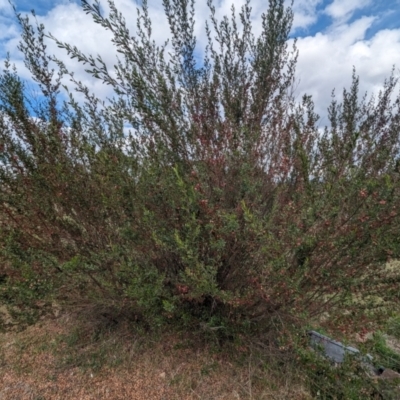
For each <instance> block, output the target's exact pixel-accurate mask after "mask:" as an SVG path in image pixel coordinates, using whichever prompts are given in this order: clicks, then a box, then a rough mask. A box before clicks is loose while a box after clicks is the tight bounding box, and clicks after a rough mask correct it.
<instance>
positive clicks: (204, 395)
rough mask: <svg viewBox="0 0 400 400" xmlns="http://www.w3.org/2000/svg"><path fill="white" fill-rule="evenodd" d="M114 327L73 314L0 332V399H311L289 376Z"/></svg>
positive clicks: (171, 339)
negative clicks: (85, 322) (77, 319)
mask: <svg viewBox="0 0 400 400" xmlns="http://www.w3.org/2000/svg"><path fill="white" fill-rule="evenodd" d="M140 336H141V335H138V334H137V333H136V334H132V333H130V332H129V330H128V329H124V328H121V327H120V328H118V330H115V331H114V332H108V333H107V332H106V331H105V330H104V329H103V330H102V331H100V333H99V330H98V329H97V330H96V329H95V328H93V326H90V327H89V326H86V327H85V326H80V327H79V328H76V324H74V321H73V316H72V315H68V314H65V315H62V316H61V317H59V318H52V319H47V320H43V321H41V322H40V323H39V324H36V325H35V326H31V327H29V328H27V329H26V330H24V331H22V332H15V331H11V332H6V333H2V334H0V400H18V399H20V400H100V399H111V400H119V399H121V400H122V399H124V400H126V399H132V400H142V399H145V400H172V399H179V400H182V399H188V400H189V399H229V400H231V399H296V400H301V399H309V398H310V397H309V396H308V395H307V393H306V392H305V391H304V390H303V389H302V387H301V386H299V385H297V384H296V383H295V382H291V379H290V376H288V377H287V379H286V378H285V380H284V381H281V380H279V381H278V380H276V381H274V377H272V376H269V377H267V378H268V379H267V380H269V381H270V383H271V385H269V384H268V383H267V384H266V382H265V378H266V377H265V376H264V377H262V376H259V374H258V373H257V372H255V371H256V368H254V366H253V365H252V362H251V361H249V360H245V361H244V362H243V364H242V365H236V364H235V365H234V364H232V362H230V360H229V357H226V356H224V355H222V354H217V353H215V352H212V351H210V349H207V347H202V348H198V349H196V348H195V347H193V346H191V345H186V344H185V341H184V340H182V338H177V337H176V336H174V335H171V336H166V337H163V338H161V339H160V340H154V341H153V342H152V340H150V339H149V338H147V339H146V340H143V339H142V338H141V337H140Z"/></svg>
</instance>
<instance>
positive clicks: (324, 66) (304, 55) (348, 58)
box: [297, 17, 400, 122]
mask: <svg viewBox="0 0 400 400" xmlns="http://www.w3.org/2000/svg"><path fill="white" fill-rule="evenodd" d="M371 23H372V19H371V18H367V17H363V18H361V19H359V20H357V21H355V22H354V23H352V24H350V25H346V26H343V27H342V28H340V29H334V30H331V31H328V32H327V33H325V34H323V33H318V34H316V35H315V36H309V37H305V38H300V39H299V40H298V48H299V60H298V65H297V77H298V79H299V81H300V83H299V86H298V89H297V93H298V94H299V96H300V95H301V94H302V93H305V92H307V93H308V94H312V95H313V98H314V101H315V103H316V111H317V112H318V113H319V114H321V116H324V115H325V114H326V108H327V106H328V105H329V103H330V94H331V91H332V89H333V88H335V89H336V93H337V95H339V96H340V95H341V93H342V90H343V88H344V87H346V88H348V87H349V85H350V83H351V74H352V68H353V66H354V67H355V68H356V73H357V74H358V75H359V76H360V91H361V94H363V93H364V92H365V91H368V93H369V94H372V93H375V94H377V92H378V91H379V90H380V89H382V87H383V82H384V79H385V78H387V77H388V76H389V75H390V73H391V70H392V67H393V65H396V66H397V67H399V66H400V29H393V30H381V31H379V32H378V33H376V34H375V35H374V36H373V37H372V38H371V39H369V40H366V39H365V32H366V30H367V29H368V27H369V26H370V24H371ZM339 98H340V97H339ZM323 122H326V120H323Z"/></svg>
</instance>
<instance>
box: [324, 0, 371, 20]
mask: <svg viewBox="0 0 400 400" xmlns="http://www.w3.org/2000/svg"><path fill="white" fill-rule="evenodd" d="M371 3H372V0H334V1H333V2H332V3H331V4H329V5H328V6H327V7H326V8H325V13H326V14H328V15H329V16H331V17H332V18H334V19H336V20H342V21H347V20H348V19H349V18H351V16H352V15H353V13H354V12H355V11H356V10H360V9H363V8H365V7H368V6H369V5H370V4H371Z"/></svg>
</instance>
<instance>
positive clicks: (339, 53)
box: [0, 0, 400, 115]
mask: <svg viewBox="0 0 400 400" xmlns="http://www.w3.org/2000/svg"><path fill="white" fill-rule="evenodd" d="M232 1H233V0H222V1H219V2H217V1H215V5H216V11H217V12H216V14H217V18H218V19H219V20H221V18H222V16H223V15H225V14H227V15H228V16H230V13H231V11H230V6H231V3H232ZM115 3H116V6H117V8H118V9H119V10H120V11H121V12H122V14H123V15H124V16H125V18H126V20H127V26H128V27H129V29H130V31H131V32H130V33H131V35H132V36H135V35H136V17H137V13H136V2H135V1H133V0H116V1H115ZM243 3H244V0H237V1H235V8H236V12H237V13H238V12H239V10H240V7H241V5H242V4H243ZM370 3H371V1H370V0H334V1H332V2H331V3H330V4H329V6H328V7H326V8H325V10H324V12H325V13H327V14H329V15H330V16H332V17H333V18H334V19H335V21H334V23H333V24H332V25H331V26H330V27H328V28H327V29H325V30H324V31H323V32H320V33H318V34H316V35H314V36H307V37H302V38H299V40H298V48H299V51H300V55H299V61H298V68H297V77H298V79H299V81H300V83H299V86H298V89H297V93H298V95H299V96H300V95H301V94H302V93H304V92H307V93H309V94H312V95H313V97H314V100H315V102H316V110H317V112H319V113H320V114H322V115H324V114H326V107H327V106H328V105H329V102H330V93H331V91H332V89H333V88H334V87H335V88H336V89H337V93H338V94H340V93H341V91H342V89H343V87H348V86H349V84H350V81H351V72H352V68H353V65H354V66H355V67H356V69H357V73H358V74H359V75H360V88H361V90H362V91H364V90H368V92H370V93H371V92H375V93H376V91H377V89H379V88H381V87H382V83H383V80H384V78H385V77H387V76H388V75H389V74H390V71H391V68H392V65H393V64H396V65H397V66H398V67H400V29H392V30H381V31H378V32H377V33H376V34H375V35H374V36H373V37H371V38H369V39H368V40H366V39H365V38H366V32H367V30H368V29H369V28H370V27H371V26H372V25H373V24H374V22H375V21H376V18H377V17H374V16H371V17H362V18H359V19H357V20H356V21H353V22H352V23H350V24H349V23H346V21H348V18H349V17H350V16H351V15H353V13H354V11H355V10H357V9H360V8H363V7H366V6H367V5H368V4H370ZM7 4H8V2H7V0H0V15H2V17H0V41H1V42H0V43H1V46H2V54H1V56H4V54H5V52H6V51H10V54H11V58H12V60H13V61H14V62H16V64H17V67H18V69H19V72H20V74H21V75H22V77H24V78H28V74H27V71H26V70H25V69H24V67H23V62H22V59H21V56H20V54H19V53H18V51H17V50H16V46H17V44H18V41H19V36H18V35H19V34H18V26H17V24H16V23H15V17H13V15H11V16H10V15H9V14H8V13H9V11H5V10H9V8H7ZM101 4H104V6H105V5H106V2H105V1H102V3H101ZM321 4H322V0H297V1H295V3H294V9H293V10H294V14H295V15H294V26H293V28H294V29H295V28H307V27H309V26H311V25H312V24H313V23H315V22H316V21H317V20H318V17H319V14H318V12H317V7H318V6H321ZM2 7H5V8H4V9H3V8H2ZM251 7H252V9H253V11H252V18H253V23H254V33H255V35H256V37H257V35H258V34H259V33H260V29H261V18H260V16H261V13H263V12H266V11H267V2H266V1H265V0H256V1H253V2H252V4H251ZM149 12H150V16H151V19H152V22H153V36H154V39H155V41H156V43H158V44H162V43H164V41H165V39H166V38H167V37H169V26H168V23H167V19H166V17H165V15H164V11H163V8H162V3H161V0H153V1H151V0H149ZM209 14H210V11H209V9H208V7H207V5H206V1H205V0H202V1H198V2H197V3H196V25H195V35H196V37H197V39H198V42H199V55H200V58H202V57H201V52H202V51H203V50H204V47H205V44H206V35H205V31H204V25H205V20H206V19H208V18H209ZM38 19H39V21H40V22H43V23H44V25H45V26H46V29H47V30H48V31H50V32H51V33H52V34H53V35H54V36H55V37H57V38H58V39H60V40H61V41H65V42H68V43H71V44H73V45H76V46H77V47H78V48H79V49H81V50H82V51H83V52H84V53H85V54H92V55H94V56H96V55H97V54H100V55H101V56H102V58H103V59H104V61H105V62H106V63H107V65H109V66H110V67H111V68H112V66H113V65H114V64H115V60H116V58H115V57H116V51H115V47H114V46H113V44H112V43H111V36H112V35H111V34H110V32H108V31H105V30H104V29H103V28H102V27H100V26H98V25H96V24H95V23H94V22H93V21H92V18H91V17H90V16H89V15H86V14H85V13H84V12H83V11H82V9H81V7H79V6H78V5H76V4H75V3H71V2H67V1H64V2H63V3H61V4H58V5H56V6H55V7H54V8H53V9H51V10H50V11H49V12H48V13H47V14H46V15H42V16H39V17H38ZM2 26H3V27H4V28H3V29H2ZM289 48H290V44H289ZM48 50H49V53H50V54H55V55H56V56H58V57H59V58H61V59H62V60H64V62H65V64H66V65H67V67H68V68H69V69H71V70H72V71H74V72H75V77H76V78H77V79H78V80H81V81H82V82H83V83H85V84H86V85H87V86H89V88H90V89H92V90H94V91H95V92H96V93H97V94H98V95H99V96H101V97H103V98H105V97H106V96H110V95H111V91H110V87H108V86H105V85H103V84H102V83H101V82H100V81H99V80H96V79H93V78H91V77H90V76H88V75H87V74H86V73H85V72H84V69H85V68H86V67H87V66H86V67H85V66H83V65H81V64H79V63H78V62H77V61H76V60H70V59H69V57H68V56H67V55H66V52H65V51H64V50H63V49H59V48H57V46H56V45H55V43H54V42H51V41H49V42H48ZM0 68H1V67H0Z"/></svg>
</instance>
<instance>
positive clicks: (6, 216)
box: [0, 0, 400, 329]
mask: <svg viewBox="0 0 400 400" xmlns="http://www.w3.org/2000/svg"><path fill="white" fill-rule="evenodd" d="M283 3H284V2H283V0H270V1H269V8H268V10H267V11H266V13H264V14H262V15H261V20H262V31H261V34H260V35H259V37H257V38H255V37H254V35H253V34H252V32H251V19H250V14H251V8H250V1H246V3H245V5H244V6H243V7H242V8H241V10H240V12H239V13H238V16H239V19H240V22H238V21H237V18H238V16H237V13H236V12H235V10H234V8H232V16H231V18H230V19H229V18H228V17H225V18H223V19H222V20H221V21H217V19H216V16H215V8H214V6H213V4H212V1H211V0H209V1H208V6H209V9H210V20H209V24H207V26H206V35H207V38H208V46H207V48H206V51H205V56H204V59H203V61H202V62H201V63H199V60H198V59H197V58H196V56H195V54H196V53H195V52H196V39H195V37H194V34H193V26H194V2H187V1H184V0H164V1H163V4H164V10H165V14H166V16H167V19H168V22H169V25H170V29H171V45H172V49H173V51H172V53H171V54H170V55H169V56H168V57H167V56H166V54H165V51H166V46H167V44H165V45H164V46H161V47H160V46H157V45H156V44H155V43H154V42H153V39H152V35H151V32H152V26H151V20H150V17H149V14H148V8H147V2H146V1H143V4H142V6H141V8H140V9H138V18H137V33H136V35H135V36H132V34H131V33H130V32H129V31H128V28H127V25H126V21H125V19H124V16H123V15H122V14H121V13H120V12H119V11H118V10H117V9H116V7H115V5H114V3H113V2H112V1H111V0H110V1H109V2H108V5H109V8H110V11H109V13H108V14H107V15H103V14H102V12H101V9H100V4H99V3H98V2H97V1H94V3H89V2H88V1H86V0H83V1H82V5H83V11H84V12H86V13H89V14H91V16H92V17H93V20H94V23H96V24H99V25H101V26H102V27H104V29H107V30H109V31H110V32H111V33H112V34H113V39H112V40H113V43H114V45H115V46H116V50H117V52H118V53H119V61H118V63H117V65H115V66H114V68H113V69H108V68H107V66H106V64H105V62H104V61H103V60H102V59H101V57H98V58H94V57H93V56H91V55H85V54H83V53H82V52H81V51H80V50H79V49H78V48H77V47H76V46H73V45H71V44H68V43H63V42H60V41H59V40H57V39H56V38H54V37H52V36H51V35H50V36H49V37H50V38H52V39H53V40H55V41H56V43H57V44H58V46H59V47H61V48H63V49H65V50H66V52H67V53H68V54H69V56H70V57H72V58H76V59H77V60H79V62H81V63H83V64H86V65H88V66H89V67H88V69H87V70H86V72H87V73H88V75H90V76H92V77H95V78H97V79H99V80H100V81H101V82H103V83H104V84H107V85H110V86H111V87H112V89H113V91H114V97H113V98H111V99H109V100H108V102H102V101H101V100H100V99H99V98H97V97H96V96H95V94H93V93H91V92H90V91H89V89H88V88H87V87H85V85H84V84H83V83H81V82H80V81H77V80H76V79H75V78H74V75H73V71H68V70H67V69H66V67H65V65H64V64H63V63H62V62H61V61H60V60H58V59H57V58H55V57H54V56H49V55H48V54H47V53H46V45H45V41H46V33H45V27H44V26H43V25H41V24H36V25H34V24H31V22H30V20H29V18H28V17H23V16H21V15H19V14H17V18H18V20H19V22H20V25H21V28H22V37H21V42H20V45H19V49H20V50H21V51H22V53H23V55H24V57H25V64H26V66H27V68H28V69H29V71H30V72H31V74H32V79H33V80H34V81H35V82H36V83H37V85H38V87H39V88H40V90H41V97H40V98H39V99H36V100H35V99H32V98H31V97H29V96H28V92H27V91H26V90H25V83H24V81H23V80H22V79H21V78H20V77H19V76H18V72H17V71H16V70H15V68H13V66H12V65H11V63H10V61H9V60H7V61H6V63H5V68H4V70H3V73H2V74H1V75H0V124H1V125H0V149H1V153H0V158H1V159H0V185H1V193H0V196H1V202H0V205H1V209H0V222H1V226H0V236H1V241H0V243H1V258H2V265H3V266H4V272H3V275H2V283H1V285H2V288H3V289H2V292H1V296H2V299H3V300H4V301H7V302H11V303H12V302H13V301H14V302H15V298H16V297H15V296H11V297H10V295H8V294H7V293H9V292H10V290H11V289H12V290H17V291H18V293H20V298H21V299H28V301H25V303H24V304H26V303H32V301H31V299H32V298H33V297H35V299H36V298H37V299H42V298H45V299H49V298H59V299H70V300H71V299H77V298H81V299H86V300H90V301H95V302H104V303H109V304H111V303H112V304H114V305H115V304H117V305H119V306H121V307H123V306H124V307H125V306H126V307H131V308H133V309H134V310H135V311H136V312H138V313H141V314H142V315H143V316H144V317H145V318H147V319H148V320H149V321H151V322H152V323H157V324H158V323H163V322H165V321H168V320H178V319H179V320H180V321H183V322H184V323H187V324H192V323H194V322H195V323H198V322H199V321H200V323H202V324H206V326H208V327H209V328H217V327H220V326H226V325H227V324H233V325H238V326H249V325H250V326H266V325H265V324H268V323H269V322H270V321H272V320H276V319H279V320H281V321H286V322H287V325H288V326H289V325H292V324H295V325H296V326H297V325H298V324H304V323H306V321H309V319H310V318H316V317H318V316H321V315H325V317H326V316H327V315H328V317H327V318H325V320H326V321H327V323H329V321H332V320H334V321H335V327H336V328H341V329H344V328H345V327H346V326H347V322H346V320H348V319H349V318H351V320H352V322H353V327H354V328H355V329H356V327H357V322H359V323H360V324H366V321H368V320H371V319H372V317H373V319H374V320H376V318H377V316H378V314H379V313H378V312H379V310H381V311H384V310H383V309H382V307H381V308H379V306H380V304H381V303H380V301H378V300H377V299H378V297H379V299H381V298H382V297H384V300H385V301H386V302H387V303H389V304H391V303H393V304H396V302H397V304H400V303H398V297H399V291H398V283H399V273H398V271H397V270H391V271H388V270H387V268H386V262H387V261H388V260H390V259H392V258H396V257H398V256H399V251H400V248H399V243H400V240H399V232H400V229H399V228H400V226H399V212H398V210H399V206H400V204H399V199H400V197H399V188H400V185H399V165H400V164H399V160H400V157H399V154H400V153H399V145H400V140H399V132H400V130H399V123H400V113H399V105H400V99H399V97H396V98H395V100H393V98H394V96H393V92H394V91H395V90H396V87H397V79H396V78H395V77H394V75H393V73H392V75H391V76H390V77H389V78H388V79H387V80H386V81H385V84H384V88H383V90H382V92H381V93H380V94H379V96H378V97H376V98H374V97H372V98H371V99H369V100H368V99H366V97H365V96H364V97H361V98H360V96H359V90H358V84H359V80H358V77H357V76H356V73H355V72H354V74H353V81H352V85H351V87H350V89H348V90H347V89H345V90H344V91H343V96H342V100H341V101H338V100H336V97H335V96H334V95H333V97H332V103H331V105H330V107H329V109H328V115H329V121H330V125H329V126H327V127H325V129H324V130H322V129H321V127H320V126H319V124H318V115H316V113H315V112H314V104H313V101H312V98H311V97H310V96H307V95H305V96H304V97H303V98H302V100H301V102H300V104H299V103H296V101H295V99H294V96H293V94H292V87H293V83H294V79H295V66H296V60H297V50H296V47H295V44H294V45H293V48H291V49H289V48H288V35H289V32H290V29H291V24H292V20H293V13H292V11H291V9H290V8H286V7H285V6H284V4H283ZM214 37H215V40H214V39H213V38H214ZM68 76H69V78H70V80H71V83H72V85H73V86H74V89H75V90H76V91H77V92H78V93H79V95H80V96H81V97H83V99H84V100H83V101H77V100H76V99H75V98H74V95H73V92H71V91H70V90H69V89H68V88H67V87H65V86H63V85H62V82H63V79H64V77H68ZM63 99H64V100H63ZM33 116H35V118H34V117H33ZM127 125H128V126H129V127H130V129H129V133H126V129H124V127H125V126H127ZM32 296H33V297H32ZM21 301H22V300H21ZM21 304H22V303H21ZM375 305H376V306H377V307H376V312H372V311H371V310H372V307H374V306H375ZM196 321H197V322H196Z"/></svg>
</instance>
